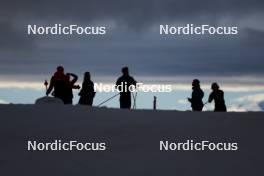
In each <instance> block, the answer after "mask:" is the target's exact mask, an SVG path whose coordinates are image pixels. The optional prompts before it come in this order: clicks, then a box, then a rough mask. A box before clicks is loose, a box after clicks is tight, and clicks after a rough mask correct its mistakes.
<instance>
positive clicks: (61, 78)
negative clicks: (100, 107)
mask: <svg viewBox="0 0 264 176" xmlns="http://www.w3.org/2000/svg"><path fill="white" fill-rule="evenodd" d="M75 76H76V75H75ZM75 80H76V78H75V79H74V80H73V82H74V81H75ZM76 81H77V80H76ZM76 81H75V82H76ZM73 82H72V81H70V76H69V75H65V74H64V68H63V67H62V66H58V67H57V71H56V72H55V73H54V75H53V76H52V77H51V80H50V85H49V88H48V89H47V92H46V95H49V94H50V93H51V91H52V90H53V89H54V91H53V93H52V95H53V96H54V97H56V98H59V99H61V100H62V101H63V102H64V104H70V103H72V88H73V87H74V83H75V82H74V83H73ZM72 83H73V84H72Z"/></svg>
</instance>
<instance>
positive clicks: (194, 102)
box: [188, 79, 204, 111]
mask: <svg viewBox="0 0 264 176" xmlns="http://www.w3.org/2000/svg"><path fill="white" fill-rule="evenodd" d="M192 89H193V92H192V98H188V101H189V102H190V103H191V106H192V110H193V111H202V110H203V106H204V104H203V97H204V92H203V91H202V89H201V88H200V81H199V80H198V79H194V80H193V82H192Z"/></svg>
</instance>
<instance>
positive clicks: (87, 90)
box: [79, 72, 95, 106]
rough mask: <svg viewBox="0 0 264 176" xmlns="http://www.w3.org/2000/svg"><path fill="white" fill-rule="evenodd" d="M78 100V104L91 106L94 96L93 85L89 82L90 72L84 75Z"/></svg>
mask: <svg viewBox="0 0 264 176" xmlns="http://www.w3.org/2000/svg"><path fill="white" fill-rule="evenodd" d="M79 96H80V99H79V104H81V105H89V106H92V105H93V99H94V96H95V91H94V83H93V81H92V80H91V75H90V72H85V73H84V78H83V83H82V89H81V91H80V93H79Z"/></svg>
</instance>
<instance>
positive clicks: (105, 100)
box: [98, 93, 120, 106]
mask: <svg viewBox="0 0 264 176" xmlns="http://www.w3.org/2000/svg"><path fill="white" fill-rule="evenodd" d="M119 94H120V93H117V94H115V95H114V96H112V97H110V98H108V99H107V100H105V101H103V102H102V103H100V104H99V105H98V106H101V105H102V104H105V103H106V102H108V101H109V100H111V99H113V98H115V97H116V96H117V95H119Z"/></svg>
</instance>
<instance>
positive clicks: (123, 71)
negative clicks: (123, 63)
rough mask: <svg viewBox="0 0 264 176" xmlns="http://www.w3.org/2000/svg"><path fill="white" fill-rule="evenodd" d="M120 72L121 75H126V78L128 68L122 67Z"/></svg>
mask: <svg viewBox="0 0 264 176" xmlns="http://www.w3.org/2000/svg"><path fill="white" fill-rule="evenodd" d="M121 71H122V73H123V75H126V76H127V75H129V72H128V67H123V68H122V70H121Z"/></svg>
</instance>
